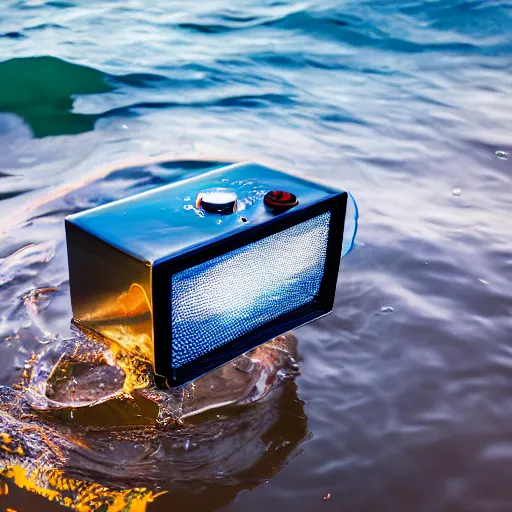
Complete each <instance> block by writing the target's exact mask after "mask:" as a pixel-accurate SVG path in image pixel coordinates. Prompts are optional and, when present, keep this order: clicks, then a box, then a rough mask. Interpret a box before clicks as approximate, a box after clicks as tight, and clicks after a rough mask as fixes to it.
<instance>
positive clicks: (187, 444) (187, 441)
mask: <svg viewBox="0 0 512 512" xmlns="http://www.w3.org/2000/svg"><path fill="white" fill-rule="evenodd" d="M189 448H190V439H187V440H186V441H185V451H186V452H188V449H189Z"/></svg>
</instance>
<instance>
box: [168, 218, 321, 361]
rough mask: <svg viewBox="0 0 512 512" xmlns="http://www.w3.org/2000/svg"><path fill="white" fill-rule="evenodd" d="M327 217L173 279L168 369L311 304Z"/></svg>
mask: <svg viewBox="0 0 512 512" xmlns="http://www.w3.org/2000/svg"><path fill="white" fill-rule="evenodd" d="M330 218H331V213H330V212H327V213H324V214H322V215H319V216H317V217H314V218H312V219H310V220H308V221H305V222H302V223H300V224H297V225H296V226H292V227H291V228H288V229H286V230H284V231H281V232H279V233H276V234H274V235H271V236H268V237H266V238H263V239H262V240H259V241H257V242H253V243H251V244H248V245H246V246H245V247H242V248H240V249H236V250H234V251H231V252H228V253H226V254H223V255H221V256H218V257H216V258H213V259H211V260H209V261H207V262H204V263H201V264H200V265H197V266H195V267H191V268H188V269H186V270H184V271H182V272H179V273H177V274H175V275H173V277H172V285H171V300H172V306H171V307H172V316H171V321H172V366H173V368H179V367H180V366H182V365H184V364H186V363H189V362H191V361H193V360H195V359H197V358H198V357H200V356H202V355H204V354H207V353H208V352H210V351H212V350H214V349H216V348H217V347H220V346H222V345H225V344H226V343H229V342H230V341H233V340H234V339H236V338H238V337H240V336H243V335H244V334H247V333H249V332H251V331H253V330H254V329H257V328H259V327H261V326H263V325H265V324H267V323H268V322H271V321H272V320H275V319H277V318H279V317H280V316H281V315H284V314H286V313H289V312H291V311H293V310H294V309H296V308H299V307H301V306H304V305H306V304H308V303H310V302H312V301H313V300H314V298H315V297H316V296H317V295H318V292H319V289H320V284H321V281H322V277H323V274H324V267H325V259H326V254H327V241H328V236H329V222H330Z"/></svg>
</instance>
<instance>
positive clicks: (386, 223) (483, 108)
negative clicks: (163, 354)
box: [0, 0, 512, 512]
mask: <svg viewBox="0 0 512 512" xmlns="http://www.w3.org/2000/svg"><path fill="white" fill-rule="evenodd" d="M511 34H512V3H511V2H510V1H508V0H431V1H419V0H402V1H387V2H379V1H377V0H359V1H351V0H345V1H338V2H334V1H329V0H323V1H321V2H315V3H313V2H308V1H305V2H290V1H286V0H285V1H255V0H247V1H244V2H241V3H239V4H237V5H236V6H235V5H233V4H232V3H230V2H226V1H224V0H215V1H212V2H199V3H194V4H191V3H190V2H182V1H175V2H174V1H173V2H166V3H163V2H156V1H146V2H143V1H141V0H138V1H136V0H128V1H124V2H114V1H110V2H108V1H99V0H91V1H89V2H87V3H86V2H78V1H43V0H26V1H21V0H16V1H13V0H8V1H5V2H4V3H3V4H2V7H1V16H0V56H1V59H2V62H0V111H1V112H2V113H1V114H0V148H1V151H0V199H1V200H0V219H1V221H0V232H2V239H1V244H0V258H2V260H0V265H1V266H0V296H1V299H2V306H1V310H0V337H1V339H2V340H3V341H0V358H1V361H2V364H1V365H0V383H1V384H5V385H8V386H11V385H13V384H14V383H15V382H17V381H18V380H19V372H17V371H16V367H20V368H21V367H22V366H23V364H24V362H25V360H26V359H29V358H30V357H31V353H32V351H34V350H35V351H38V350H40V349H41V344H40V343H39V341H37V340H35V339H34V338H33V337H30V336H29V335H28V334H25V333H26V331H27V330H29V331H30V330H31V329H33V328H34V325H37V328H38V329H39V331H40V332H42V333H43V335H40V336H39V338H40V339H41V340H42V341H45V336H47V337H48V338H51V337H54V336H57V335H59V336H61V337H65V336H67V335H69V320H70V315H71V314H70V307H69V289H68V285H67V269H66V261H65V246H64V237H63V224H62V219H63V217H64V215H66V214H68V213H71V212H74V211H78V210H81V209H84V208H87V207H90V206H94V205H97V204H101V203H104V202H106V201H109V200H112V199H115V198H119V197H124V196H127V195H130V194H132V193H135V192H138V191H142V190H145V189H147V188H150V187H154V186H156V185H159V184H164V183H168V182H170V181H173V180H176V179H179V178H183V177H187V176H190V175H192V174H194V173H197V172H203V171H204V170H205V169H208V168H211V167H214V166H217V165H220V164H221V163H223V162H232V161H239V160H247V159H251V160H256V161H259V162H262V163H267V164H271V165H275V166H276V167H280V168H284V169H292V170H294V171H295V172H297V173H298V174H301V175H304V176H306V177H311V178H320V179H322V180H323V181H325V182H327V183H329V184H331V185H333V186H338V187H342V188H347V189H348V190H351V191H352V193H353V194H354V196H355V197H356V199H357V200H358V203H359V207H360V212H361V218H360V230H359V235H358V243H357V245H356V248H355V250H354V251H353V252H352V253H351V254H350V255H349V256H348V257H347V258H346V259H345V260H344V261H343V265H342V269H341V273H340V277H339V284H338V291H337V299H336V305H335V309H334V311H333V314H332V315H330V316H329V317H326V318H323V319H321V320H319V321H317V322H315V323H313V324H311V325H309V326H306V327H303V328H301V329H299V330H298V331H297V333H296V334H297V337H298V338H299V347H300V353H301V356H302V361H301V372H302V374H301V376H300V377H299V378H298V379H297V380H296V384H297V389H296V390H294V389H293V390H291V391H287V393H288V394H286V393H285V395H284V398H283V399H282V400H284V402H282V403H281V402H280V401H279V400H277V401H276V402H273V403H272V407H270V413H269V414H273V415H277V416H276V418H280V417H283V416H282V415H283V414H284V417H286V410H288V409H287V407H288V408H289V407H292V409H293V408H294V407H299V411H297V410H295V409H294V413H293V414H291V415H290V417H288V419H286V420H283V421H281V420H278V419H275V418H274V419H272V420H271V421H270V420H269V423H268V425H271V424H277V425H279V427H278V428H277V430H273V431H272V432H273V434H271V435H270V440H275V439H277V438H279V436H281V437H282V438H283V439H286V438H287V437H290V439H291V440H292V450H291V452H290V454H289V455H290V457H288V454H287V456H286V457H283V458H282V459H280V458H279V457H278V459H277V463H276V464H274V463H268V464H267V465H266V466H264V467H263V469H262V470H260V471H259V472H258V469H257V468H259V467H261V466H258V465H257V464H256V463H254V464H253V465H252V466H251V465H250V464H249V466H248V467H249V469H248V471H247V472H246V473H245V474H244V475H242V476H241V477H240V478H239V480H237V483H236V484H233V485H230V486H228V487H226V486H225V485H223V484H222V483H219V484H218V487H215V485H213V487H212V488H211V489H210V491H209V492H210V494H205V495H204V496H206V497H205V498H204V499H202V500H200V501H199V502H198V504H196V508H197V510H205V509H208V508H213V509H217V508H222V507H223V510H230V511H231V510H232V511H236V510H243V511H252V510H254V511H256V510H258V511H259V510H262V508H263V509H266V510H282V509H284V508H286V509H292V508H293V509H294V510H298V511H302V510H304V511H309V510H318V509H319V508H320V507H323V508H325V510H345V511H348V510H355V511H361V510H386V511H387V510H389V511H393V512H394V511H402V510H404V511H406V510H407V511H409V510H417V511H436V512H437V511H441V510H447V511H448V510H449V511H459V510H460V511H467V510H474V511H480V510H485V511H487V510H489V511H508V510H510V507H511V505H512V488H511V486H510V485H509V478H510V473H511V471H512V434H511V430H510V423H511V421H512V402H511V399H510V389H511V378H512V348H511V345H510V340H511V333H512V320H511V312H512V291H511V290H512V286H511V281H512V240H511V235H512V216H511V213H512V212H511V202H512V178H511V173H512V167H511V166H512V157H509V158H507V153H512V143H511V130H512V73H511V70H512V35H511ZM20 250H21V252H19V251H20ZM14 254H16V256H15V257H13V255H14ZM36 288H56V291H54V292H52V293H48V294H45V296H44V297H45V298H44V301H47V302H44V303H43V306H44V305H45V304H46V306H45V307H43V308H42V309H41V312H40V313H39V314H38V315H32V316H31V315H30V314H29V313H30V311H31V310H30V308H27V306H26V303H27V300H26V297H27V296H28V295H27V294H30V293H31V292H32V291H33V290H34V289H36ZM24 297H25V299H24ZM20 333H21V334H20ZM45 333H46V334H45ZM290 393H291V394H290ZM301 401H303V405H301V404H302V402H301ZM283 403H284V405H282V404H283ZM280 404H281V405H280ZM301 407H303V413H304V414H303V415H302V413H301V410H300V409H301ZM248 411H249V412H248V414H249V416H248V418H250V420H248V421H254V422H257V421H259V418H260V416H258V414H257V413H256V412H255V411H254V410H253V409H249V410H248ZM283 411H284V412H283ZM261 414H262V417H263V416H264V413H261ZM252 415H254V419H252V418H253V416H252ZM297 417H298V418H302V419H301V420H299V419H297ZM306 417H307V422H306V424H305V423H304V421H305V420H304V418H306ZM276 422H277V423H276ZM263 430H265V429H263ZM263 430H261V431H260V430H258V431H257V432H256V433H255V435H254V437H253V438H252V439H253V442H254V439H256V440H257V439H260V438H261V439H264V440H265V439H266V441H267V444H265V442H263V445H261V444H258V443H256V444H255V445H252V444H251V443H249V445H250V446H260V447H261V446H268V442H269V438H268V437H267V438H265V435H264V434H263V433H262V432H263ZM258 436H259V437H258ZM273 436H274V437H273ZM244 442H246V443H247V442H249V441H247V440H246V441H244ZM263 451H264V450H263ZM221 452H222V450H221ZM258 453H259V455H257V456H255V459H254V460H259V459H258V457H259V458H261V457H262V456H261V452H258ZM264 459H265V458H264V457H263V459H262V460H264ZM267 461H268V459H267ZM251 468H252V469H251ZM255 468H256V469H255ZM192 488H193V486H192V484H191V487H190V488H187V486H186V485H185V486H184V487H180V490H179V492H178V491H176V492H175V493H174V494H172V499H170V498H168V499H166V498H165V497H161V498H158V499H156V500H155V502H154V503H152V504H150V505H149V506H148V510H155V511H156V510H169V508H170V506H171V503H172V502H173V500H175V501H174V502H175V503H180V501H179V500H180V498H179V497H180V496H181V497H182V498H183V497H184V496H186V495H187V492H188V493H190V492H191V489H192ZM9 489H10V493H9V495H8V496H7V497H5V498H0V500H2V501H0V503H1V504H2V506H4V507H11V508H15V509H16V510H33V509H34V507H36V506H37V507H40V509H41V510H53V509H54V508H55V507H56V505H54V504H53V503H51V502H48V501H47V500H45V499H43V498H41V497H39V496H37V495H28V494H20V493H21V491H18V490H17V489H16V487H15V486H13V485H10V486H9ZM180 493H181V494H180ZM327 493H329V495H330V498H329V499H328V500H324V499H323V498H324V496H326V495H327ZM211 496H215V497H216V500H217V501H215V500H214V499H213V498H211ZM3 502H5V505H4V504H3ZM52 507H53V508H52Z"/></svg>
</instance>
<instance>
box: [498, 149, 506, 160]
mask: <svg viewBox="0 0 512 512" xmlns="http://www.w3.org/2000/svg"><path fill="white" fill-rule="evenodd" d="M495 155H496V156H497V157H498V158H499V159H500V160H508V156H509V155H508V152H507V151H501V150H498V151H496V153H495Z"/></svg>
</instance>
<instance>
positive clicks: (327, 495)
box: [324, 493, 331, 501]
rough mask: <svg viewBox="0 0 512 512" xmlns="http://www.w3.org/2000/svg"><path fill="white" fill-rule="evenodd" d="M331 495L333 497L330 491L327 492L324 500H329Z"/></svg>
mask: <svg viewBox="0 0 512 512" xmlns="http://www.w3.org/2000/svg"><path fill="white" fill-rule="evenodd" d="M330 497H331V494H330V493H327V494H326V495H325V496H324V501H327V500H328V499H329V498H330Z"/></svg>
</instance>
